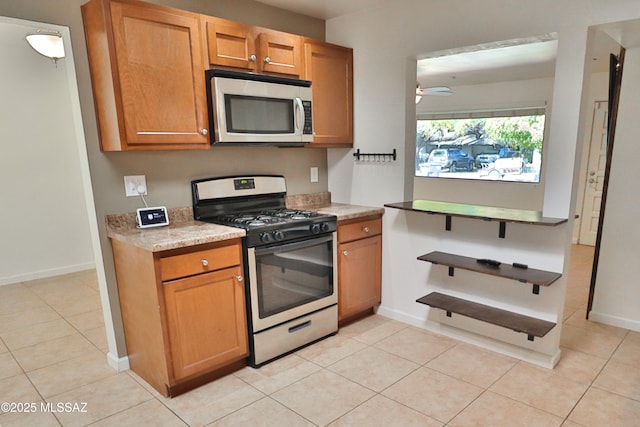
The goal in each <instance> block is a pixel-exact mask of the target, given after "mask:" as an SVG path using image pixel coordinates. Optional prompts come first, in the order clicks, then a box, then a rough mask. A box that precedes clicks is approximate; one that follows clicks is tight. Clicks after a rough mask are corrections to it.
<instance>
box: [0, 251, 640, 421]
mask: <svg viewBox="0 0 640 427" xmlns="http://www.w3.org/2000/svg"><path fill="white" fill-rule="evenodd" d="M592 254H593V252H592V248H589V247H582V246H576V247H575V248H574V255H573V259H572V270H571V274H570V277H569V285H568V290H569V291H568V296H567V301H566V314H565V322H564V327H563V335H562V341H561V344H562V347H563V349H562V350H563V354H562V359H561V361H560V363H559V364H558V366H557V367H556V368H555V369H553V370H547V369H543V368H539V367H535V366H532V365H530V364H527V363H525V362H521V361H518V360H516V359H512V358H510V357H505V356H502V355H499V354H496V353H493V352H490V351H486V350H482V349H479V348H476V347H473V346H471V345H468V344H464V343H461V342H458V341H455V340H452V339H449V338H446V337H442V336H438V335H434V334H431V333H429V332H425V331H423V330H420V329H417V328H414V327H411V326H408V325H405V324H403V323H400V322H396V321H393V320H389V319H386V318H384V317H381V316H371V317H368V318H366V319H364V320H362V321H359V322H357V323H354V324H352V325H350V326H347V327H345V328H342V329H341V330H340V333H339V334H338V335H336V336H334V337H331V338H329V339H327V340H324V341H322V342H319V343H317V344H315V345H313V346H310V347H307V348H305V349H302V350H299V351H298V352H296V353H295V354H292V355H290V356H287V357H285V358H283V359H280V360H278V361H276V362H274V363H271V364H269V365H266V366H264V367H263V368H261V369H259V370H255V369H251V368H245V369H243V370H240V371H238V372H236V373H234V374H231V375H228V376H226V377H224V378H222V379H219V380H217V381H214V382H212V383H209V384H208V385H205V386H203V387H200V388H198V389H196V390H193V391H191V392H189V393H186V394H184V395H182V396H179V397H177V398H174V399H165V398H163V397H162V396H160V395H159V394H158V393H156V392H155V391H154V390H153V389H151V388H150V387H149V386H148V385H146V384H145V383H144V382H143V381H142V380H141V379H140V378H138V377H137V376H136V375H135V374H133V373H132V372H121V373H116V372H115V371H113V370H112V369H111V368H110V367H108V366H107V364H106V358H105V352H106V350H107V346H106V339H105V332H104V326H103V324H102V315H101V309H100V303H99V295H98V289H97V284H96V280H95V274H94V272H93V271H88V272H81V273H75V274H70V275H66V276H62V277H57V278H50V279H42V280H36V281H32V282H28V283H21V284H15V285H8V286H2V287H0V403H1V402H14V403H16V404H24V403H27V404H30V403H34V404H35V409H36V411H35V412H30V413H15V412H13V413H12V412H9V413H2V411H0V426H1V427H9V426H58V425H64V426H84V425H94V426H118V427H120V426H140V425H153V426H184V425H190V426H204V425H207V426H278V427H280V426H324V425H331V426H403V427H404V426H413V425H415V426H444V425H446V426H509V427H512V426H560V425H562V426H636V425H638V419H640V333H636V332H630V331H627V330H624V329H619V328H614V327H610V326H606V325H601V324H597V323H594V322H589V321H586V320H584V312H585V308H586V304H585V303H586V298H587V293H588V283H589V278H590V268H591V258H592ZM83 402H86V403H87V405H86V408H83V407H82V406H80V405H81V404H82V403H83ZM41 403H42V404H44V405H47V404H48V405H50V407H51V408H58V406H57V405H58V404H62V405H63V406H62V408H63V409H64V408H68V409H72V410H75V411H76V412H66V411H60V412H55V413H54V412H53V411H41V410H40V409H41V407H40V404H41ZM65 404H68V405H72V406H67V407H65V406H64V405H65ZM73 404H77V405H78V406H75V407H74V406H73ZM31 407H33V406H31ZM28 408H29V406H28ZM14 409H16V407H14ZM83 409H85V411H81V410H83ZM78 411H80V412H78Z"/></svg>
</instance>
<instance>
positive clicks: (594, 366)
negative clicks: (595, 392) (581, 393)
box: [551, 348, 607, 386]
mask: <svg viewBox="0 0 640 427" xmlns="http://www.w3.org/2000/svg"><path fill="white" fill-rule="evenodd" d="M561 351H562V354H561V356H560V361H559V362H558V364H557V365H556V366H555V367H554V368H553V370H551V372H552V373H553V374H556V375H561V376H563V377H565V378H568V379H570V380H572V381H575V382H577V383H580V384H584V385H585V386H588V385H590V384H591V382H592V381H593V379H594V378H595V377H596V376H597V375H598V373H600V371H601V370H602V368H603V367H604V365H605V364H606V363H607V359H603V358H600V357H596V356H591V355H590V354H586V353H582V352H580V351H575V350H571V349H568V348H562V349H561Z"/></svg>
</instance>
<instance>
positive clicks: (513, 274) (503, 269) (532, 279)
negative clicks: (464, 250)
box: [418, 251, 562, 295]
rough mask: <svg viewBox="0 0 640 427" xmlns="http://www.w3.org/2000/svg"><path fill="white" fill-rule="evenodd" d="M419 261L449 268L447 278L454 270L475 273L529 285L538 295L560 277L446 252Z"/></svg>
mask: <svg viewBox="0 0 640 427" xmlns="http://www.w3.org/2000/svg"><path fill="white" fill-rule="evenodd" d="M418 259H419V260H420V261H427V262H430V263H433V264H442V265H447V266H449V276H453V272H454V268H462V269H463V270H469V271H475V272H477V273H482V274H489V275H491V276H497V277H504V278H507V279H514V280H517V281H519V282H522V283H531V284H532V285H533V293H534V294H536V295H537V294H539V293H540V286H550V285H551V284H552V283H553V282H555V281H556V280H558V279H559V278H560V277H562V274H560V273H554V272H551V271H545V270H536V269H534V268H516V267H513V266H512V265H510V264H505V263H502V264H500V265H499V266H498V267H493V266H491V265H487V264H481V263H479V262H478V260H477V259H476V258H471V257H466V256H461V255H455V254H449V253H446V252H437V251H435V252H430V253H428V254H425V255H421V256H419V257H418Z"/></svg>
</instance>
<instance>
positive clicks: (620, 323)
mask: <svg viewBox="0 0 640 427" xmlns="http://www.w3.org/2000/svg"><path fill="white" fill-rule="evenodd" d="M589 320H593V321H594V322H599V323H604V324H605V325H611V326H617V327H618V328H624V329H630V330H632V331H637V332H640V321H638V320H632V319H627V318H624V317H618V316H613V315H611V314H605V313H600V312H597V311H595V310H591V312H590V313H589Z"/></svg>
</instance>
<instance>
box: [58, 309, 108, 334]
mask: <svg viewBox="0 0 640 427" xmlns="http://www.w3.org/2000/svg"><path fill="white" fill-rule="evenodd" d="M65 319H66V320H67V322H69V323H70V324H71V326H73V327H74V328H76V329H77V330H79V331H80V332H85V331H88V330H89V329H95V328H99V327H101V326H104V317H103V316H102V310H92V311H88V312H86V313H80V314H75V315H73V316H68V317H66V318H65Z"/></svg>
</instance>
